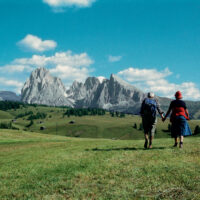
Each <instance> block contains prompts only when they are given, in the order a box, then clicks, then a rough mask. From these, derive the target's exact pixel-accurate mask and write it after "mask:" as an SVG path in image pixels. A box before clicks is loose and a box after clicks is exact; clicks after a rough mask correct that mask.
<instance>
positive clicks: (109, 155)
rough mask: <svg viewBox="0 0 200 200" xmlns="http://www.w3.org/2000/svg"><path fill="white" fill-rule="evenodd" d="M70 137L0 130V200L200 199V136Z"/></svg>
mask: <svg viewBox="0 0 200 200" xmlns="http://www.w3.org/2000/svg"><path fill="white" fill-rule="evenodd" d="M172 144H173V140H172V139H170V138H163V139H155V141H154V146H153V149H151V150H144V149H143V140H139V139H138V140H109V139H84V138H68V137H63V136H56V135H48V134H39V133H35V132H31V133H30V132H25V131H16V130H1V131H0V163H1V164H0V196H1V198H0V199H20V200H23V199H48V200H49V199H102V200H103V199H105V200H107V199H115V200H116V199H173V200H174V199H181V200H182V199H200V140H199V138H197V137H189V138H186V139H185V142H184V148H183V149H179V148H172V147H171V146H172Z"/></svg>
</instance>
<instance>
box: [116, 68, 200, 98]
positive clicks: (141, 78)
mask: <svg viewBox="0 0 200 200" xmlns="http://www.w3.org/2000/svg"><path fill="white" fill-rule="evenodd" d="M171 74H172V72H170V70H169V69H168V68H166V69H164V70H163V71H158V70H156V69H138V68H128V69H125V70H123V71H120V72H118V75H119V76H121V77H122V78H123V79H125V80H127V81H129V82H131V83H133V84H134V85H135V86H137V87H140V88H141V89H142V90H144V91H145V92H148V91H153V92H155V93H156V94H157V95H160V96H164V97H169V98H173V97H174V94H175V92H176V91H178V90H180V91H181V92H182V93H183V96H184V98H185V99H192V100H198V99H199V98H200V89H199V88H198V87H197V86H196V84H195V83H193V82H183V83H180V84H176V83H170V82H169V81H167V80H166V77H167V76H169V75H171Z"/></svg>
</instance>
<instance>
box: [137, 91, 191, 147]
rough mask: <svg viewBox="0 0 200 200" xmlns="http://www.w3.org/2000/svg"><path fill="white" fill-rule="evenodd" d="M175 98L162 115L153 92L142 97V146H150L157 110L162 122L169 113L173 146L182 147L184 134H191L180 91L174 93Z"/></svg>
mask: <svg viewBox="0 0 200 200" xmlns="http://www.w3.org/2000/svg"><path fill="white" fill-rule="evenodd" d="M175 98H176V99H175V100H173V101H172V102H171V103H170V106H169V109H168V111H167V113H166V115H165V116H164V112H163V111H162V110H161V109H160V105H159V103H158V101H157V99H156V98H155V95H154V93H152V92H149V93H148V96H147V98H145V99H144V101H143V102H142V106H141V111H140V113H141V116H142V124H143V129H144V136H145V143H144V148H148V147H149V148H152V141H153V138H154V135H155V130H156V124H157V112H158V113H159V114H160V116H161V118H162V121H163V122H164V121H165V120H166V118H167V117H168V115H169V114H170V113H171V116H170V122H171V124H172V126H171V136H172V137H173V138H174V140H175V143H174V147H177V146H178V138H179V147H180V148H182V147H183V139H184V136H188V135H192V132H191V130H190V127H189V125H188V123H187V120H189V113H188V109H187V107H186V103H185V102H184V101H183V100H181V99H182V98H183V97H182V94H181V92H180V91H177V92H176V93H175Z"/></svg>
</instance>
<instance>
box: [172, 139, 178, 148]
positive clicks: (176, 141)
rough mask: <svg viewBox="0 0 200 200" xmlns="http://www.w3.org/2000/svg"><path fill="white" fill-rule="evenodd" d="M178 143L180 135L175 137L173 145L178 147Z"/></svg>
mask: <svg viewBox="0 0 200 200" xmlns="http://www.w3.org/2000/svg"><path fill="white" fill-rule="evenodd" d="M177 145H178V137H174V146H173V147H177Z"/></svg>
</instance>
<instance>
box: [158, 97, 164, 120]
mask: <svg viewBox="0 0 200 200" xmlns="http://www.w3.org/2000/svg"><path fill="white" fill-rule="evenodd" d="M156 103H157V111H158V113H159V114H160V116H161V118H162V119H163V118H164V116H163V114H164V112H163V111H162V110H161V108H160V104H159V103H158V101H157V100H156Z"/></svg>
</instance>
